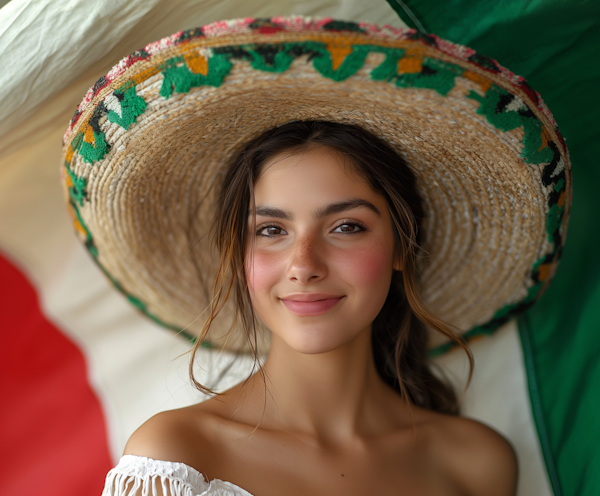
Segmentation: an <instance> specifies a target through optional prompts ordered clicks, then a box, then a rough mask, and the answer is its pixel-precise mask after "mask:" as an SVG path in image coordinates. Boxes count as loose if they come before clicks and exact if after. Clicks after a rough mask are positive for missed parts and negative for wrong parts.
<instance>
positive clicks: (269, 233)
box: [256, 226, 287, 238]
mask: <svg viewBox="0 0 600 496" xmlns="http://www.w3.org/2000/svg"><path fill="white" fill-rule="evenodd" d="M280 234H287V233H286V232H285V231H284V230H283V229H282V228H281V227H277V226H264V227H260V228H259V229H258V230H257V231H256V235H257V236H265V237H266V238H270V237H274V236H278V235H280Z"/></svg>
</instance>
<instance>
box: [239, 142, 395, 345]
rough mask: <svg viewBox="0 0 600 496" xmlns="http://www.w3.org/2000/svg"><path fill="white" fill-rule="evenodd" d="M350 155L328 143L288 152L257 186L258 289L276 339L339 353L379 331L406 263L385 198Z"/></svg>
mask: <svg viewBox="0 0 600 496" xmlns="http://www.w3.org/2000/svg"><path fill="white" fill-rule="evenodd" d="M344 160H345V159H344V158H343V157H342V156H340V155H339V154H337V153H336V152H335V151H333V150H331V149H329V148H325V147H312V148H309V149H308V150H305V151H302V152H299V153H294V154H291V153H290V152H287V153H286V152H283V153H281V154H279V155H277V156H275V157H273V158H272V159H270V160H268V161H267V163H265V165H264V167H263V170H262V173H261V175H260V176H259V178H258V180H257V182H256V184H255V189H254V195H255V204H256V212H255V214H256V230H255V231H254V232H252V229H250V231H249V235H248V243H247V246H246V256H245V260H246V261H245V270H246V278H247V281H248V288H249V290H250V296H251V299H252V303H253V305H254V308H255V311H256V313H257V315H258V316H259V317H260V318H261V320H262V321H263V322H264V323H265V325H266V326H267V327H268V328H269V329H270V330H271V331H272V333H273V334H274V337H276V338H277V339H280V340H282V341H283V342H285V343H286V344H287V345H288V346H290V347H291V348H293V349H294V350H296V351H298V352H301V353H308V354H315V353H325V352H328V351H332V350H334V349H336V348H339V347H341V346H343V345H344V344H346V343H349V342H350V341H351V340H353V339H354V338H355V337H356V336H358V335H359V334H361V333H362V332H369V330H370V326H371V323H372V322H373V320H374V319H375V317H376V316H377V314H378V313H379V311H380V310H381V308H382V307H383V304H384V302H385V299H386V296H387V294H388V290H389V287H390V282H391V277H392V271H393V269H394V268H396V269H400V267H399V265H398V264H394V235H393V231H392V223H391V219H390V215H389V212H388V208H387V205H386V201H385V199H384V198H383V196H381V195H380V194H378V193H376V192H375V191H374V190H373V189H372V188H371V187H370V186H369V184H368V183H367V182H366V181H365V180H364V179H363V178H362V177H360V176H359V175H358V174H357V173H356V172H355V171H354V169H353V167H352V166H351V165H350V164H346V165H344ZM346 161H347V159H346ZM252 215H253V212H250V217H249V219H248V225H249V226H250V227H252Z"/></svg>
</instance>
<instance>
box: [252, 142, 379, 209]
mask: <svg viewBox="0 0 600 496" xmlns="http://www.w3.org/2000/svg"><path fill="white" fill-rule="evenodd" d="M254 196H255V203H256V205H259V204H260V203H263V202H267V203H272V202H274V201H277V202H282V203H294V202H297V201H298V200H299V203H300V204H306V205H308V204H311V203H312V204H314V203H330V202H332V201H339V200H340V199H348V198H364V199H367V200H369V201H370V202H372V203H373V200H375V199H380V200H381V201H384V203H385V200H384V199H383V197H382V196H381V195H380V194H379V193H378V192H376V191H375V190H373V188H372V187H371V186H370V184H369V183H368V181H367V180H366V179H365V178H364V177H363V176H362V175H361V174H359V172H358V171H357V168H356V164H354V163H353V162H352V160H351V159H350V158H349V157H346V156H345V155H343V154H342V153H340V152H338V151H336V150H333V149H331V148H328V147H324V146H318V147H317V146H314V147H310V148H308V149H304V150H300V151H283V152H281V153H279V154H277V155H275V156H274V157H272V158H270V159H269V160H267V161H266V162H265V165H264V167H263V170H262V171H261V174H260V176H259V177H258V180H257V181H256V184H255V186H254Z"/></svg>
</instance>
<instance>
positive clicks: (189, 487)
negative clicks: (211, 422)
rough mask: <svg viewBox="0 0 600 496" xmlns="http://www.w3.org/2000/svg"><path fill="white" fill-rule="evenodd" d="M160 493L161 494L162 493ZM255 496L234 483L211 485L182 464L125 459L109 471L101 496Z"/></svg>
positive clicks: (197, 473) (138, 458) (136, 457)
mask: <svg viewBox="0 0 600 496" xmlns="http://www.w3.org/2000/svg"><path fill="white" fill-rule="evenodd" d="M159 491H160V492H159ZM138 494H140V495H141V496H161V495H165V496H166V495H169V496H252V495H251V494H250V493H249V492H248V491H245V490H244V489H242V488H241V487H238V486H236V485H234V484H232V483H231V482H225V481H222V480H219V479H213V480H212V481H210V483H208V482H207V481H206V480H205V479H204V476H203V475H202V474H201V473H200V472H198V471H197V470H196V469H194V468H192V467H190V466H189V465H186V464H185V463H179V462H167V461H162V460H154V459H153V458H146V457H143V456H134V455H125V456H123V457H122V458H121V460H119V464H118V465H117V466H116V467H115V468H113V469H112V470H110V471H109V472H108V474H107V476H106V483H105V485H104V491H102V496H134V495H135V496H137V495H138Z"/></svg>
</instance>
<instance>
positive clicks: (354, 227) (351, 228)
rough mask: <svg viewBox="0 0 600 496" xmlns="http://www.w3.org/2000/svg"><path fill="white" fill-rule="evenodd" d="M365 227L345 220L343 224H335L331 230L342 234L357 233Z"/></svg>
mask: <svg viewBox="0 0 600 496" xmlns="http://www.w3.org/2000/svg"><path fill="white" fill-rule="evenodd" d="M365 230H366V229H365V228H364V227H363V226H361V225H359V224H354V223H351V222H345V223H343V224H340V225H339V226H337V227H336V228H335V229H334V230H333V232H338V233H344V234H352V233H357V232H361V231H365Z"/></svg>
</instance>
